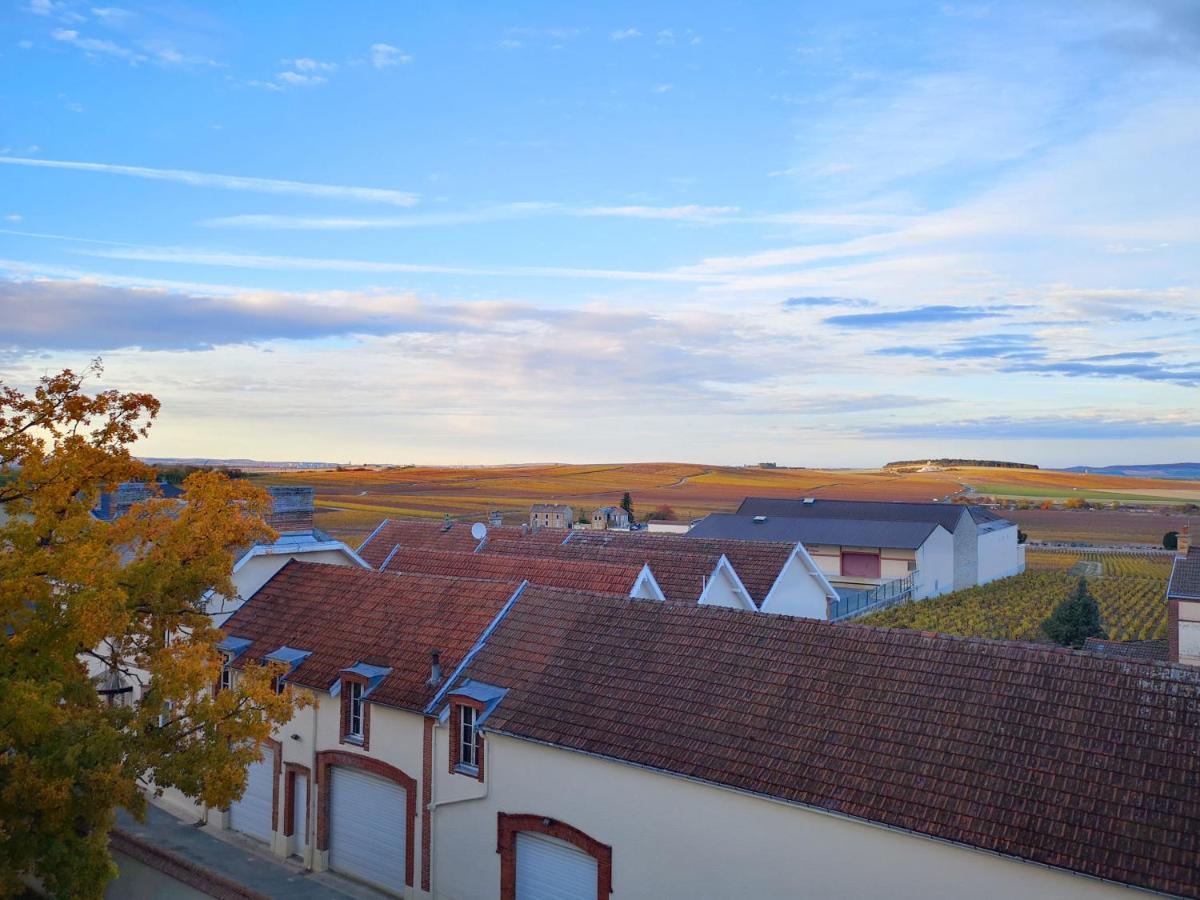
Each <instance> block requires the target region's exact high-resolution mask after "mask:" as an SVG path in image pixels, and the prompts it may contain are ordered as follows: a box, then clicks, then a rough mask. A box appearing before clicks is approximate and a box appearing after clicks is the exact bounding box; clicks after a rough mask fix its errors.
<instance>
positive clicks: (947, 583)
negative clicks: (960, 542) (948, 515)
mask: <svg viewBox="0 0 1200 900" xmlns="http://www.w3.org/2000/svg"><path fill="white" fill-rule="evenodd" d="M959 527H960V528H961V527H962V526H959ZM954 585H955V546H954V535H952V534H950V532H948V531H947V530H946V529H945V528H943V527H942V526H941V525H939V526H938V527H937V528H935V529H933V531H932V532H930V534H929V537H927V538H926V539H925V543H923V544H922V545H921V546H920V547H918V548H917V571H916V573H915V575H914V582H913V598H914V599H916V600H924V599H925V598H926V597H936V596H938V594H945V593H948V592H949V591H952V590H954Z"/></svg>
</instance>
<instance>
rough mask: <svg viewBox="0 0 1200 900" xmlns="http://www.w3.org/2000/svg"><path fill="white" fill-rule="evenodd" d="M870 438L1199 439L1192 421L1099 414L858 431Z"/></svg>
mask: <svg viewBox="0 0 1200 900" xmlns="http://www.w3.org/2000/svg"><path fill="white" fill-rule="evenodd" d="M862 431H863V433H864V434H865V435H868V436H872V437H885V438H909V439H914V440H923V439H926V438H937V439H939V440H948V439H958V440H974V441H994V440H1087V441H1091V440H1095V441H1114V440H1126V439H1143V440H1145V439H1152V438H1188V437H1200V420H1197V419H1195V418H1194V417H1188V418H1167V417H1146V418H1116V417H1113V416H1109V415H1105V414H1103V413H1099V412H1097V413H1094V414H1091V415H1054V416H1030V417H1028V418H1022V417H1020V416H988V417H985V418H971V419H965V420H961V421H953V422H930V421H921V422H901V423H895V424H878V425H872V426H867V427H864V428H863V429H862Z"/></svg>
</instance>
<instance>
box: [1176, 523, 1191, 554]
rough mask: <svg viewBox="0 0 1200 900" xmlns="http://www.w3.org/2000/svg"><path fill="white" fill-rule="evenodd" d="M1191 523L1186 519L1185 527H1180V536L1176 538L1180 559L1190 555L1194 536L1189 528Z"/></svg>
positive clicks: (1177, 552)
mask: <svg viewBox="0 0 1200 900" xmlns="http://www.w3.org/2000/svg"><path fill="white" fill-rule="evenodd" d="M1189 524H1190V523H1189V522H1187V521H1186V520H1185V521H1184V523H1183V527H1182V528H1180V529H1179V536H1178V537H1177V538H1175V555H1176V556H1177V557H1179V558H1180V559H1183V558H1184V557H1185V556H1187V555H1188V550H1189V549H1190V548H1191V546H1192V538H1191V534H1190V532H1189V530H1188V525H1189Z"/></svg>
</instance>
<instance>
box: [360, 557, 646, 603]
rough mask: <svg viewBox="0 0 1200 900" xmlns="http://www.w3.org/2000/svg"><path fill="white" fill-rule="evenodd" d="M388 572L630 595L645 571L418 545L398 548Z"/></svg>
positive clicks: (636, 566)
mask: <svg viewBox="0 0 1200 900" xmlns="http://www.w3.org/2000/svg"><path fill="white" fill-rule="evenodd" d="M384 571H386V572H392V573H401V572H403V573H424V574H427V575H446V576H453V577H458V578H486V579H495V580H502V581H512V580H514V579H515V580H517V581H520V580H528V581H529V582H530V583H532V584H541V585H545V586H547V587H561V588H572V589H574V590H578V591H595V592H597V593H602V594H618V595H620V596H628V595H629V593H630V591H632V590H633V588H634V585H635V584H636V583H637V579H638V576H639V575H640V574H641V572H642V564H640V563H615V562H613V563H609V562H592V561H588V560H575V559H549V558H546V557H529V556H515V555H508V554H501V553H461V552H457V551H453V550H438V549H434V548H429V547H418V548H415V549H411V550H399V551H397V552H396V553H395V555H393V556H392V558H391V559H390V560H389V561H388V564H387V568H386V569H385V570H384Z"/></svg>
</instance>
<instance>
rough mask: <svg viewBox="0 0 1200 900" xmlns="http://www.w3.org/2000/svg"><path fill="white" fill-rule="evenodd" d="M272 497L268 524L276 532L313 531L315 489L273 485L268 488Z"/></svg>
mask: <svg viewBox="0 0 1200 900" xmlns="http://www.w3.org/2000/svg"><path fill="white" fill-rule="evenodd" d="M267 493H269V494H270V495H271V513H270V515H268V516H267V524H268V525H270V526H271V527H272V528H274V529H275V530H276V531H279V532H283V533H287V532H298V531H312V528H313V500H314V497H313V495H314V493H315V491H314V489H313V488H311V487H301V486H291V485H273V486H271V487H269V488H267Z"/></svg>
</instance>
